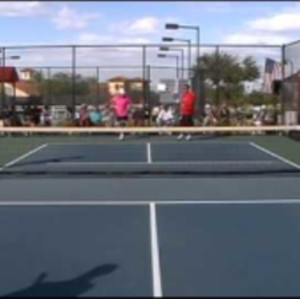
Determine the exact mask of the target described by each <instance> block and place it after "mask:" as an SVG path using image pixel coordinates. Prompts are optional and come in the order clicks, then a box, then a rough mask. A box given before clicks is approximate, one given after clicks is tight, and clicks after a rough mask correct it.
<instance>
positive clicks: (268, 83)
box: [263, 58, 282, 93]
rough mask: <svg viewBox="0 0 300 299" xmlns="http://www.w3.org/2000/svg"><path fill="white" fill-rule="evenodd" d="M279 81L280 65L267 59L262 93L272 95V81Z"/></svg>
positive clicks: (280, 77)
mask: <svg viewBox="0 0 300 299" xmlns="http://www.w3.org/2000/svg"><path fill="white" fill-rule="evenodd" d="M281 79H282V74H281V63H279V62H277V61H275V60H273V59H270V58H267V59H266V64H265V70H264V81H263V91H264V92H266V93H272V90H273V81H274V80H281Z"/></svg>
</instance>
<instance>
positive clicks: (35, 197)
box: [0, 135, 300, 297]
mask: <svg viewBox="0 0 300 299" xmlns="http://www.w3.org/2000/svg"><path fill="white" fill-rule="evenodd" d="M299 153H300V146H299V142H297V141H295V140H291V139H290V138H287V137H284V136H276V135H270V136H259V135H258V136H226V137H216V138H209V136H205V137H203V136H201V137H195V138H193V139H192V141H190V142H187V141H177V140H176V138H175V136H128V137H127V139H125V140H124V141H123V142H118V140H117V138H116V136H84V137H83V136H82V137H79V136H68V137H66V136H64V137H62V136H36V135H35V136H14V137H12V136H2V137H0V165H1V171H0V234H1V241H0V248H1V255H0V263H1V268H0V275H1V283H0V284H1V288H0V289H1V292H0V296H47V295H48V296H153V297H161V296H179V295H182V296H183V295H185V296H239V295H240V296H256V295H265V296H272V295H274V296H284V295H287V296H292V295H299V294H300V284H299V274H300V270H299V269H300V241H299V234H300V192H299V190H300V188H299V186H300V176H299V173H300V171H299V170H300V166H299V162H300V154H299Z"/></svg>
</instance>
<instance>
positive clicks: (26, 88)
mask: <svg viewBox="0 0 300 299" xmlns="http://www.w3.org/2000/svg"><path fill="white" fill-rule="evenodd" d="M15 86H16V88H17V89H19V90H21V91H23V92H25V93H26V94H28V96H34V97H37V96H40V95H41V93H40V91H39V88H38V86H37V84H36V83H34V82H30V81H26V80H20V81H18V82H16V85H15Z"/></svg>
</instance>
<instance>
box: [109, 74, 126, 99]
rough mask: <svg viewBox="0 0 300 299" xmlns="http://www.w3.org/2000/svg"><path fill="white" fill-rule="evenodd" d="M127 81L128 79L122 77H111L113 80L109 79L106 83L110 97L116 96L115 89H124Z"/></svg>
mask: <svg viewBox="0 0 300 299" xmlns="http://www.w3.org/2000/svg"><path fill="white" fill-rule="evenodd" d="M127 81H128V79H127V78H126V77H122V76H117V77H113V78H111V79H109V80H108V81H107V84H108V92H109V93H110V94H111V95H114V94H116V93H117V87H119V88H125V87H126V82H127Z"/></svg>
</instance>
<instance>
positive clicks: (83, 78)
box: [0, 43, 300, 123]
mask: <svg viewBox="0 0 300 299" xmlns="http://www.w3.org/2000/svg"><path fill="white" fill-rule="evenodd" d="M0 50H1V52H0V57H1V63H2V65H3V66H13V67H16V69H17V71H18V74H19V81H18V82H16V84H15V86H10V84H9V83H2V86H1V102H0V103H1V107H4V106H10V105H20V106H22V105H23V106H24V105H47V106H66V107H69V108H70V109H71V110H73V111H74V110H75V107H77V106H80V105H82V104H84V103H85V104H89V105H106V104H107V103H108V101H109V99H110V98H111V96H112V95H113V94H114V92H115V88H116V85H121V86H124V87H125V89H126V90H127V92H128V93H129V95H130V96H131V97H132V98H133V101H134V103H136V104H143V105H147V106H148V107H150V108H151V107H153V106H156V105H159V104H160V103H161V101H162V100H165V101H166V103H167V102H168V100H166V99H169V102H172V101H173V103H174V104H178V101H179V98H180V93H181V92H182V86H184V83H190V84H191V85H192V87H193V89H194V91H195V93H196V95H197V107H198V110H197V113H198V114H199V115H201V114H203V112H204V107H205V104H210V105H220V104H221V103H222V102H224V101H227V102H229V103H230V104H231V105H233V106H235V107H239V106H245V105H254V106H255V105H259V104H263V105H273V106H274V107H276V109H277V112H278V114H279V116H280V117H281V118H280V117H279V119H281V122H282V119H283V115H284V113H285V112H284V110H290V109H292V110H295V111H297V113H298V123H299V106H300V105H299V94H298V88H296V83H295V82H296V80H294V79H292V80H291V76H290V75H296V74H297V73H298V71H299V68H300V62H299V59H298V55H299V54H298V53H299V50H300V43H293V44H290V45H286V46H282V45H269V46H267V45H266V46H261V45H221V44H202V45H201V46H200V53H201V55H200V59H198V61H197V59H196V58H197V57H196V53H197V46H196V45H193V44H190V45H186V44H173V43H164V44H157V45H155V44H146V45H137V44H135V45H95V46H91V45H77V46H73V45H68V46H59V45H49V46H31V45H29V46H15V47H3V48H1V49H0ZM16 57H19V59H17V60H16V59H14V58H16ZM267 58H269V59H273V60H274V61H277V62H279V63H281V62H283V61H285V64H284V68H283V75H284V81H283V83H284V84H283V89H282V92H281V93H279V94H276V93H273V91H268V92H266V91H265V89H264V79H265V63H266V59H267ZM284 59H285V60H284ZM197 62H199V63H198V64H197ZM297 82H298V81H297ZM179 83H180V84H179ZM166 86H172V89H173V90H172V91H170V92H169V95H168V96H169V97H168V96H166ZM179 86H180V87H179ZM297 86H298V83H297ZM13 88H15V90H14V91H12V89H13Z"/></svg>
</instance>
